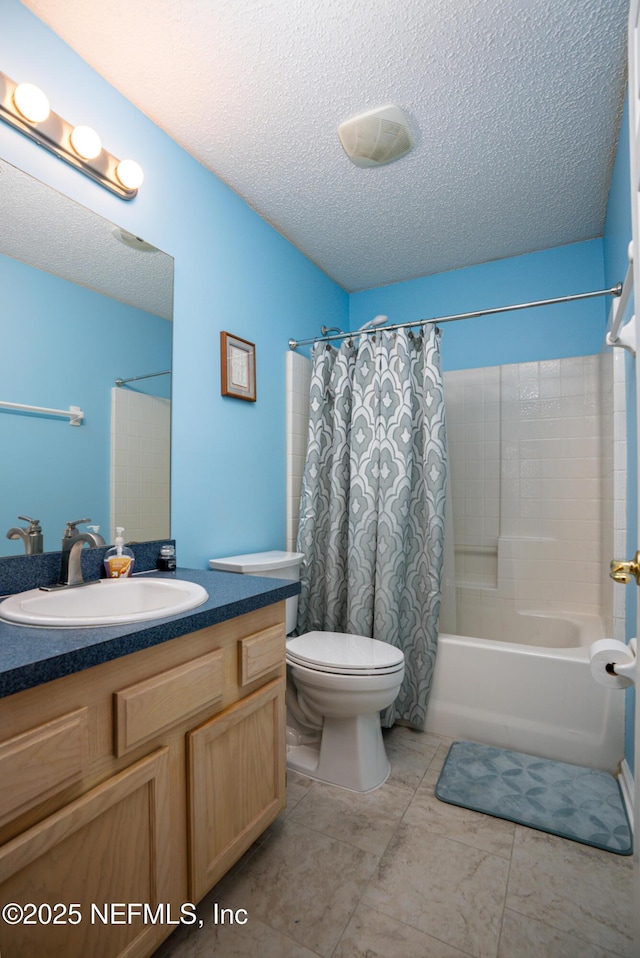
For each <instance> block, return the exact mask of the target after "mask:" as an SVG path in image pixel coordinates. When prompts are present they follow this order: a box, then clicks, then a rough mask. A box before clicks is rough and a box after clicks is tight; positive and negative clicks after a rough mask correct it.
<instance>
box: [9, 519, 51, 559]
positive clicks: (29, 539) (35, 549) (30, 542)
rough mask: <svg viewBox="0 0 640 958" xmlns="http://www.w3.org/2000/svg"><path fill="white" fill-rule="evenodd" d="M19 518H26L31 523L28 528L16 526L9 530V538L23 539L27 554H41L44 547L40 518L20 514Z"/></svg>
mask: <svg viewBox="0 0 640 958" xmlns="http://www.w3.org/2000/svg"><path fill="white" fill-rule="evenodd" d="M18 519H24V521H25V522H28V523H29V526H28V528H27V529H21V528H18V527H17V526H14V528H13V529H9V531H8V532H7V539H22V541H23V543H24V552H25V555H28V556H35V555H39V554H40V553H41V552H42V551H43V549H42V528H41V526H40V520H39V519H30V518H29V516H18Z"/></svg>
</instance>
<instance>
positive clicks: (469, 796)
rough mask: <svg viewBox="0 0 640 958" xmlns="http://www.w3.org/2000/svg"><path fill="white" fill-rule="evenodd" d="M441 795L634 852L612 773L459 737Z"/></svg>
mask: <svg viewBox="0 0 640 958" xmlns="http://www.w3.org/2000/svg"><path fill="white" fill-rule="evenodd" d="M436 798H439V799H440V801H441V802H448V803H449V804H450V805H461V806H462V807H463V808H470V809H472V810H473V811H475V812H484V813H485V814H486V815H493V816H494V817H495V818H506V819H507V820H508V821H510V822H516V823H517V824H519V825H528V826H529V827H530V828H537V829H539V830H540V831H543V832H550V833H551V834H552V835H559V836H560V837H561V838H571V839H573V841H576V842H582V844H583V845H593V846H594V847H595V848H603V849H605V850H606V851H609V852H615V853H616V854H617V855H630V854H631V853H632V851H633V847H632V845H633V841H632V836H631V829H630V828H629V821H628V819H627V813H626V811H625V807H624V802H623V800H622V794H621V792H620V787H619V785H618V783H617V781H616V779H615V778H614V777H613V775H610V774H609V773H608V772H599V771H597V770H595V769H593V768H583V767H582V766H581V765H568V764H567V763H566V762H552V761H549V760H548V759H544V758H536V757H535V756H534V755H524V754H523V753H522V752H510V751H507V750H506V749H502V748H494V747H493V746H491V745H476V744H475V743H473V742H454V743H453V745H452V746H451V748H450V749H449V754H448V755H447V758H446V761H445V763H444V767H443V769H442V772H441V773H440V778H439V779H438V784H437V785H436Z"/></svg>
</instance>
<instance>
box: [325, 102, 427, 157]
mask: <svg viewBox="0 0 640 958" xmlns="http://www.w3.org/2000/svg"><path fill="white" fill-rule="evenodd" d="M338 136H339V137H340V142H341V143H342V146H343V147H344V151H345V153H346V154H347V156H348V157H349V159H350V160H351V161H352V162H353V163H355V165H356V166H383V165H384V164H385V163H392V162H393V161H394V160H399V159H400V157H401V156H404V155H405V153H408V152H409V150H410V149H411V147H412V146H413V138H412V136H411V130H410V129H409V124H408V123H407V119H406V117H405V115H404V113H403V112H402V110H401V109H400V108H399V107H397V106H384V107H380V108H379V109H377V110H368V111H367V112H366V113H361V114H360V115H359V116H354V117H353V118H352V119H350V120H345V122H344V123H341V124H340V126H339V127H338Z"/></svg>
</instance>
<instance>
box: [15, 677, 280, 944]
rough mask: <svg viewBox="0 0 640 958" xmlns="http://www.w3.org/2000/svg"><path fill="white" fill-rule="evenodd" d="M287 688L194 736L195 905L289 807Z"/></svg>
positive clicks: (261, 694)
mask: <svg viewBox="0 0 640 958" xmlns="http://www.w3.org/2000/svg"><path fill="white" fill-rule="evenodd" d="M284 684H285V683H284V680H283V679H281V678H279V679H276V680H274V681H273V682H270V683H269V684H268V685H265V686H263V687H262V688H261V689H259V690H258V691H257V692H254V693H253V694H252V695H249V696H247V698H245V699H242V700H241V701H240V702H238V703H236V704H235V705H232V706H231V707H230V708H228V709H226V710H225V711H224V712H222V713H221V714H220V715H218V716H216V717H215V718H213V719H211V720H210V721H208V722H206V723H205V724H204V725H201V726H200V727H199V728H197V729H195V730H194V731H193V732H190V733H189V735H188V736H187V739H188V748H187V755H188V787H189V879H190V886H189V894H190V898H191V901H199V900H200V899H201V898H202V896H203V895H205V894H206V892H207V891H208V890H209V889H210V888H211V887H212V886H213V885H214V884H215V883H216V882H217V881H218V880H219V879H220V878H221V877H222V876H223V875H224V874H225V872H227V871H228V869H229V868H230V867H231V865H233V864H234V862H235V861H237V859H238V858H239V857H240V856H241V855H242V854H243V852H244V851H246V849H247V848H248V847H249V846H250V845H251V844H252V842H254V841H255V840H256V838H257V837H258V836H259V835H260V834H261V833H262V832H263V831H264V829H265V828H266V827H267V825H269V824H270V823H271V822H272V821H273V819H274V818H275V817H276V816H277V814H278V813H279V812H280V811H281V810H282V809H283V808H284V806H285V722H286V719H285V704H284ZM3 958H4V956H3Z"/></svg>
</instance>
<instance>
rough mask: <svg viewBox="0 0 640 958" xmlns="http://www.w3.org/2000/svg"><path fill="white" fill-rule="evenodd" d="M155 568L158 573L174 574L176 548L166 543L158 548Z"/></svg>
mask: <svg viewBox="0 0 640 958" xmlns="http://www.w3.org/2000/svg"><path fill="white" fill-rule="evenodd" d="M156 568H157V569H158V570H159V571H160V572H175V568H176V547H175V546H174V545H171V544H170V543H167V544H166V545H163V546H161V547H160V555H159V556H158V561H157V563H156Z"/></svg>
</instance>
